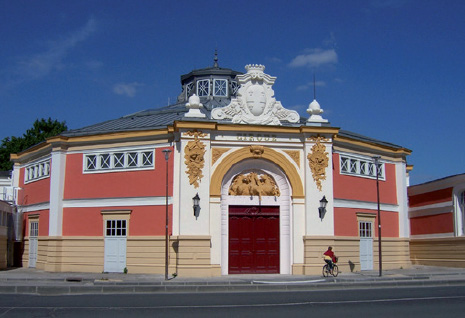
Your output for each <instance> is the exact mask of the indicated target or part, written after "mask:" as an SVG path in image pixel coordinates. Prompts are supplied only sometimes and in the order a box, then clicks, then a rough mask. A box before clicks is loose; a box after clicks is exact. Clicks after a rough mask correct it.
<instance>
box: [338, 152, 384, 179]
mask: <svg viewBox="0 0 465 318" xmlns="http://www.w3.org/2000/svg"><path fill="white" fill-rule="evenodd" d="M340 167H341V174H349V175H357V176H363V177H369V178H376V168H375V164H374V163H373V162H371V161H369V160H362V159H359V158H353V157H349V156H344V155H341V156H340ZM378 173H379V179H380V180H384V179H385V174H384V163H378Z"/></svg>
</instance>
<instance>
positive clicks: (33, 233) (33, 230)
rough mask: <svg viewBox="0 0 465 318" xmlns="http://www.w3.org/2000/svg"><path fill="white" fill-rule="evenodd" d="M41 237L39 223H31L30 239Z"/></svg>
mask: <svg viewBox="0 0 465 318" xmlns="http://www.w3.org/2000/svg"><path fill="white" fill-rule="evenodd" d="M38 236H39V222H35V221H34V222H31V223H30V231H29V237H38Z"/></svg>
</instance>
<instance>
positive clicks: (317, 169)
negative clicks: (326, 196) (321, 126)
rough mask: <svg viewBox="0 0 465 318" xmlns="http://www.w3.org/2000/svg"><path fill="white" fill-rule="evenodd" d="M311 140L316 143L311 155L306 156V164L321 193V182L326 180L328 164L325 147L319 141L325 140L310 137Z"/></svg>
mask: <svg viewBox="0 0 465 318" xmlns="http://www.w3.org/2000/svg"><path fill="white" fill-rule="evenodd" d="M311 139H312V140H314V141H316V143H315V144H314V145H313V147H312V149H311V151H312V152H311V153H310V154H308V156H307V159H308V164H309V165H310V169H311V170H312V176H313V180H314V181H315V183H316V186H317V188H318V190H320V191H321V181H322V180H326V168H327V167H328V163H329V156H328V153H327V152H326V147H325V145H323V144H322V143H321V141H322V140H323V141H324V140H326V139H325V138H323V137H311Z"/></svg>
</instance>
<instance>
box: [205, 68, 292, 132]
mask: <svg viewBox="0 0 465 318" xmlns="http://www.w3.org/2000/svg"><path fill="white" fill-rule="evenodd" d="M245 69H246V70H247V73H246V74H243V75H237V79H238V81H239V84H240V88H239V90H238V92H237V97H236V98H233V99H232V100H231V103H230V104H229V105H228V106H226V107H221V108H215V109H213V110H212V119H220V120H221V119H231V120H232V122H233V123H237V124H257V125H281V121H288V122H291V123H296V122H298V121H299V119H300V116H299V114H298V113H297V112H296V111H293V110H288V109H286V108H284V107H283V106H282V105H281V102H279V101H276V99H275V98H274V91H273V89H272V86H273V84H274V82H275V81H276V77H273V76H270V75H268V74H265V73H264V72H263V71H264V70H265V66H263V65H251V64H250V65H247V66H246V67H245Z"/></svg>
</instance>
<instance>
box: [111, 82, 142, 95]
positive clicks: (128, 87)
mask: <svg viewBox="0 0 465 318" xmlns="http://www.w3.org/2000/svg"><path fill="white" fill-rule="evenodd" d="M140 86H143V84H140V83H137V82H133V83H118V84H116V85H115V86H113V92H114V93H115V94H118V95H125V96H127V97H134V96H136V92H137V87H140Z"/></svg>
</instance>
